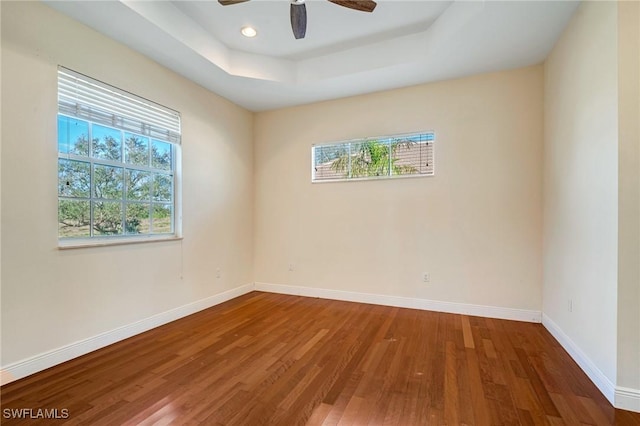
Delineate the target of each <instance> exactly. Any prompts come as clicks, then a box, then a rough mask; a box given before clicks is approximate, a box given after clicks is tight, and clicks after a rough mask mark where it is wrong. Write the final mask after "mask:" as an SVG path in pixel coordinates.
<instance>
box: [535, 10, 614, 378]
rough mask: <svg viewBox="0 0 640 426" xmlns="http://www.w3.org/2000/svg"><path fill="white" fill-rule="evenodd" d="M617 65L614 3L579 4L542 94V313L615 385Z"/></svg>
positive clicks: (547, 70) (549, 65)
mask: <svg viewBox="0 0 640 426" xmlns="http://www.w3.org/2000/svg"><path fill="white" fill-rule="evenodd" d="M617 63H618V56H617V5H616V3H612V2H585V3H582V4H581V5H580V7H579V8H578V10H577V12H576V15H574V18H573V19H572V20H571V22H570V23H569V26H568V27H567V29H566V30H565V32H564V33H563V35H562V37H561V38H560V40H559V41H558V43H557V44H556V46H555V47H554V49H553V51H552V52H551V54H550V56H549V57H548V58H547V61H546V63H545V85H544V99H545V102H544V117H545V120H544V123H545V138H544V139H545V144H544V237H543V241H544V246H543V256H544V278H543V291H542V294H543V299H544V300H543V311H544V314H545V315H546V316H547V317H548V318H549V319H551V320H552V321H553V322H554V323H555V324H556V325H557V326H558V327H559V328H560V329H561V330H562V331H563V332H564V333H565V334H566V335H567V336H569V338H570V339H571V340H572V341H573V342H574V343H575V344H576V345H577V346H578V347H579V348H580V350H581V351H582V352H583V353H584V354H585V355H586V356H587V357H588V358H589V359H590V360H591V361H592V362H593V363H594V364H595V366H596V367H597V368H598V369H599V370H600V371H601V372H602V373H603V374H604V375H605V376H606V377H607V379H608V380H609V381H610V382H611V383H613V384H615V383H616V346H617V338H616V336H617V334H616V333H617V303H618V299H617V296H618V293H617V279H618V277H617V270H618V256H617V253H618V238H617V237H618V96H617V93H618V92H617V90H618V86H617V85H618V80H617V72H618V70H617ZM569 300H571V301H572V303H573V306H572V312H570V311H569V307H568V303H569Z"/></svg>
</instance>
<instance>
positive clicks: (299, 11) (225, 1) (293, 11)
mask: <svg viewBox="0 0 640 426" xmlns="http://www.w3.org/2000/svg"><path fill="white" fill-rule="evenodd" d="M247 1H249V0H218V3H220V4H221V5H223V6H229V5H232V4H238V3H244V2H247ZM328 1H330V2H331V3H334V4H337V5H339V6H343V7H346V8H349V9H353V10H359V11H361V12H373V9H375V8H376V2H375V1H373V0H328ZM290 15H291V29H292V30H293V36H294V37H295V38H296V39H300V38H304V35H305V34H306V32H307V7H306V6H305V4H304V0H291V6H290Z"/></svg>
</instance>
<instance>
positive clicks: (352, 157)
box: [311, 132, 435, 182]
mask: <svg viewBox="0 0 640 426" xmlns="http://www.w3.org/2000/svg"><path fill="white" fill-rule="evenodd" d="M434 142H435V135H434V133H433V132H421V133H410V134H404V135H394V136H380V137H376V138H364V139H355V140H351V141H343V142H336V143H331V144H323V145H314V146H313V147H312V171H311V177H312V181H313V182H323V181H339V180H361V179H377V178H395V177H410V176H433V174H434V154H433V151H434Z"/></svg>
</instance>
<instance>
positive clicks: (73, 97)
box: [58, 67, 181, 144]
mask: <svg viewBox="0 0 640 426" xmlns="http://www.w3.org/2000/svg"><path fill="white" fill-rule="evenodd" d="M58 112H59V113H60V114H64V115H68V116H71V117H77V118H80V119H84V120H89V121H92V122H94V123H99V124H104V125H106V126H109V127H114V128H118V129H121V130H124V131H128V132H133V133H137V134H141V135H145V136H149V137H151V138H154V139H160V140H164V141H167V142H171V143H175V144H179V143H180V135H181V128H180V113H178V112H177V111H174V110H172V109H170V108H167V107H165V106H162V105H159V104H157V103H155V102H151V101H149V100H147V99H144V98H142V97H139V96H136V95H133V94H131V93H128V92H126V91H124V90H120V89H118V88H116V87H113V86H110V85H108V84H105V83H102V82H101V81H98V80H94V79H92V78H90V77H87V76H85V75H82V74H79V73H76V72H74V71H71V70H69V69H66V68H64V67H58Z"/></svg>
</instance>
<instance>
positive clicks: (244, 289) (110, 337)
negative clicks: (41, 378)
mask: <svg viewBox="0 0 640 426" xmlns="http://www.w3.org/2000/svg"><path fill="white" fill-rule="evenodd" d="M253 287H254V286H253V283H252V284H246V285H243V286H240V287H236V288H234V289H231V290H227V291H225V292H222V293H219V294H216V295H213V296H210V297H207V298H205V299H201V300H198V301H195V302H192V303H188V304H186V305H182V306H179V307H177V308H173V309H170V310H168V311H165V312H161V313H159V314H156V315H153V316H150V317H148V318H145V319H142V320H140V321H136V322H134V323H131V324H127V325H125V326H122V327H118V328H116V329H114V330H110V331H107V332H104V333H101V334H98V335H96V336H93V337H89V338H87V339H83V340H80V341H78V342H74V343H71V344H69V345H65V346H63V347H60V348H58V349H53V350H51V351H47V352H44V353H42V354H39V355H36V356H33V357H31V358H27V359H25V360H22V361H18V362H14V363H12V364H9V365H6V366H2V368H1V370H0V372H1V374H0V379H1V380H2V382H1V384H2V385H4V384H6V383H9V382H12V381H14V380H17V379H21V378H23V377H26V376H28V375H31V374H34V373H37V372H38V371H42V370H45V369H47V368H49V367H53V366H54V365H57V364H61V363H63V362H65V361H69V360H71V359H73V358H77V357H79V356H81V355H85V354H88V353H89V352H93V351H95V350H96V349H100V348H104V347H105V346H108V345H111V344H113V343H116V342H119V341H121V340H124V339H127V338H129V337H132V336H135V335H136V334H140V333H143V332H145V331H148V330H151V329H152V328H155V327H159V326H161V325H164V324H167V323H169V322H171V321H175V320H177V319H179V318H183V317H186V316H187V315H191V314H194V313H196V312H199V311H201V310H203V309H207V308H210V307H212V306H215V305H218V304H220V303H223V302H226V301H227V300H231V299H233V298H235V297H238V296H241V295H243V294H246V293H249V292H251V291H253Z"/></svg>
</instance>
